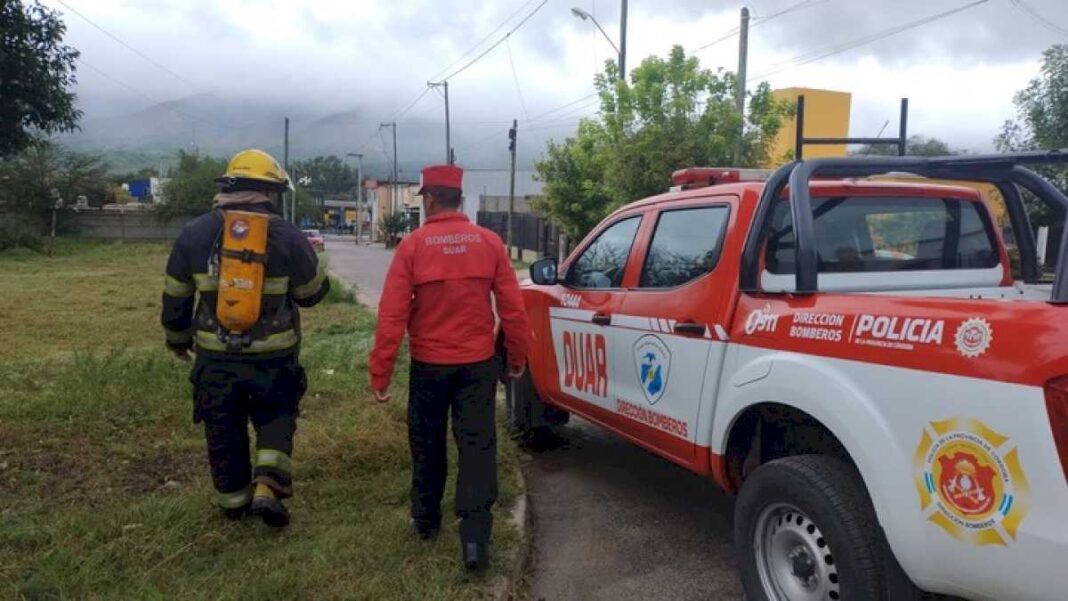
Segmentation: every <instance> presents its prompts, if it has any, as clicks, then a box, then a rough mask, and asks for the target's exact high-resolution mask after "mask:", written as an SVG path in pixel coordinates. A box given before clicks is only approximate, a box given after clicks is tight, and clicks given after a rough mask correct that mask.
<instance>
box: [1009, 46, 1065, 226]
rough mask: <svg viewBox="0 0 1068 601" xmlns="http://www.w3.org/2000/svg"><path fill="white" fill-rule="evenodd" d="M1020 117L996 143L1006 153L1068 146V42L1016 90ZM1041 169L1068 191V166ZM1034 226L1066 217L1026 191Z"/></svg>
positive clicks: (1047, 54)
mask: <svg viewBox="0 0 1068 601" xmlns="http://www.w3.org/2000/svg"><path fill="white" fill-rule="evenodd" d="M1013 103H1014V104H1015V105H1016V114H1017V117H1016V119H1015V120H1010V121H1006V122H1005V124H1004V125H1003V126H1002V128H1001V133H1000V134H998V136H997V137H996V138H995V139H994V144H995V145H996V146H997V148H998V150H1000V151H1002V152H1022V151H1029V150H1053V149H1057V148H1068V45H1065V44H1058V45H1056V46H1053V47H1051V48H1049V49H1048V50H1046V51H1045V52H1044V53H1043V54H1042V67H1041V69H1040V70H1039V75H1038V77H1036V78H1034V79H1032V80H1031V82H1030V83H1029V84H1028V86H1027V87H1026V88H1024V89H1023V90H1020V91H1019V92H1017V93H1016V96H1015V98H1014V99H1013ZM1037 170H1038V171H1039V172H1040V173H1042V175H1044V176H1045V177H1047V178H1048V179H1050V181H1052V182H1053V183H1054V184H1055V185H1056V186H1057V187H1058V188H1060V189H1061V190H1068V169H1066V168H1064V167H1039V168H1037ZM1024 201H1025V202H1026V203H1027V207H1028V212H1029V213H1030V215H1031V223H1032V225H1036V226H1039V225H1055V224H1057V223H1060V221H1061V220H1062V219H1063V217H1062V216H1059V215H1057V214H1056V213H1055V212H1054V211H1053V210H1051V209H1050V208H1049V207H1047V206H1046V204H1045V203H1043V202H1041V201H1039V200H1038V199H1036V198H1034V197H1033V196H1031V195H1030V194H1024Z"/></svg>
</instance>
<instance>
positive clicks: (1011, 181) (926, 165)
mask: <svg viewBox="0 0 1068 601" xmlns="http://www.w3.org/2000/svg"><path fill="white" fill-rule="evenodd" d="M1065 164H1068V149H1065V150H1051V151H1048V152H1022V153H1013V154H991V155H972V156H968V155H965V156H945V157H910V156H905V157H876V156H850V157H835V158H822V159H813V160H808V161H795V162H792V163H789V164H787V165H784V166H782V167H780V168H779V169H778V170H776V171H775V173H773V174H772V175H771V177H770V178H769V179H768V181H767V184H765V186H764V190H763V192H762V193H761V195H760V201H759V204H758V205H757V208H756V212H755V213H754V216H753V228H752V229H751V230H750V232H749V236H748V238H747V239H746V242H745V247H744V249H743V252H742V261H741V290H742V291H743V292H749V293H753V292H759V291H760V273H759V266H760V255H761V252H762V251H763V248H764V244H765V241H766V240H767V236H768V233H769V231H770V229H771V218H772V214H773V209H774V206H775V202H776V201H778V199H780V198H782V196H783V191H784V190H785V189H786V187H787V185H789V202H790V211H791V217H792V222H793V228H794V240H795V244H794V253H795V265H796V272H795V274H794V277H795V288H796V290H795V292H794V293H795V294H812V293H815V292H818V291H819V256H818V254H817V252H816V240H815V226H814V223H813V221H814V220H813V217H812V192H811V190H810V189H809V182H810V181H811V180H812V178H813V177H816V176H819V177H826V178H848V177H869V176H872V175H880V174H885V173H890V172H904V173H909V174H913V175H918V176H921V177H928V178H937V179H946V180H957V181H967V182H983V183H988V184H992V185H994V186H995V187H996V188H997V189H998V190H999V191H1000V192H1001V195H1002V197H1003V198H1004V200H1005V205H1006V208H1007V210H1008V216H1009V221H1010V223H1011V225H1012V228H1013V234H1014V235H1015V238H1016V242H1017V246H1018V248H1019V250H1020V258H1021V265H1020V266H1021V272H1022V275H1023V278H1024V281H1025V282H1028V283H1035V282H1038V281H1039V279H1040V275H1041V270H1040V268H1039V265H1038V259H1037V256H1038V255H1037V252H1036V249H1035V239H1034V232H1032V231H1031V225H1030V220H1029V219H1028V217H1027V211H1026V208H1025V207H1024V203H1023V198H1022V196H1021V194H1020V191H1019V188H1020V187H1022V188H1024V189H1026V190H1027V191H1028V192H1030V193H1031V194H1034V195H1035V196H1036V197H1038V198H1039V199H1041V200H1042V201H1043V202H1044V203H1046V205H1047V206H1049V207H1050V208H1051V209H1053V210H1054V211H1055V212H1056V213H1057V214H1058V215H1060V216H1061V218H1062V219H1064V218H1065V216H1066V215H1068V197H1066V196H1065V194H1064V193H1063V192H1062V191H1061V190H1058V189H1057V187H1056V186H1054V185H1053V184H1052V183H1050V182H1049V180H1047V179H1046V178H1044V177H1042V176H1041V175H1039V174H1037V173H1035V172H1034V171H1032V170H1031V169H1028V168H1027V167H1026V166H1027V165H1065ZM1050 301H1051V302H1054V303H1066V304H1068V228H1065V233H1064V237H1063V239H1062V242H1061V248H1060V254H1059V256H1058V258H1057V271H1056V276H1055V278H1054V281H1053V294H1052V297H1051V298H1050Z"/></svg>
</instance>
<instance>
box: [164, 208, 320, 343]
mask: <svg viewBox="0 0 1068 601" xmlns="http://www.w3.org/2000/svg"><path fill="white" fill-rule="evenodd" d="M216 200H217V204H216V209H215V210H213V211H211V212H210V213H207V214H205V215H201V216H200V217H197V218H196V219H193V220H192V221H190V222H189V223H188V224H186V226H185V228H183V229H182V232H181V234H180V235H179V236H178V240H177V241H176V242H175V244H174V249H173V250H172V251H171V255H170V258H169V259H168V261H167V276H166V282H165V285H164V292H163V312H162V317H161V321H162V324H163V328H164V331H165V333H166V337H167V346H168V347H170V348H171V349H175V350H180V349H190V348H195V350H196V353H197V356H198V357H200V358H211V357H218V358H224V359H235V358H249V359H255V358H260V359H270V358H274V357H279V356H285V355H290V354H295V353H296V352H297V351H298V349H299V345H300V314H299V312H298V309H297V307H298V306H300V307H310V306H312V305H315V304H316V303H318V302H319V301H320V300H321V299H322V298H323V297H324V296H325V295H326V293H327V291H328V290H329V288H330V281H329V279H328V278H326V277H325V274H324V271H323V266H322V265H321V264H320V263H319V260H318V258H317V257H316V255H315V251H314V250H313V249H312V247H311V245H310V244H309V243H308V241H307V239H306V238H305V236H304V234H303V232H301V230H300V229H298V228H297V226H295V225H293V224H291V223H289V222H287V221H285V220H283V219H281V218H280V217H277V216H276V215H274V214H273V213H272V212H271V204H270V203H269V201H268V198H267V196H266V195H263V194H259V193H256V192H237V193H231V194H219V195H218V196H217V197H216ZM220 205H221V206H220ZM222 209H226V210H230V209H233V210H240V211H250V212H259V213H268V214H272V216H273V218H272V219H271V221H270V227H269V231H268V236H267V253H266V255H267V256H266V272H265V279H264V281H263V302H262V308H261V311H260V317H259V320H258V321H257V322H256V323H255V325H253V326H252V328H251V329H250V330H249V334H250V339H251V342H250V343H249V344H247V345H246V346H243V347H242V348H234V347H232V346H227V345H226V344H225V343H223V342H222V340H220V338H219V336H218V335H217V331H218V329H219V324H218V321H217V318H216V302H217V300H218V291H219V277H218V273H219V270H218V256H219V248H220V244H221V234H222V227H223V211H222ZM194 293H197V294H199V297H200V298H199V302H196V303H194V298H195V295H194Z"/></svg>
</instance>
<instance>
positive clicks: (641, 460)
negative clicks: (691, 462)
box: [525, 418, 743, 601]
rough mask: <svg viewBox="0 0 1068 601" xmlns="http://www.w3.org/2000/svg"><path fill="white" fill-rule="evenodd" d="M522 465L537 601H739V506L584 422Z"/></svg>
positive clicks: (533, 596) (565, 430) (562, 432)
mask: <svg viewBox="0 0 1068 601" xmlns="http://www.w3.org/2000/svg"><path fill="white" fill-rule="evenodd" d="M558 432H559V438H560V440H559V441H558V442H557V445H556V446H555V448H551V449H549V450H544V451H540V452H537V453H532V454H531V455H530V456H529V459H528V460H527V461H526V471H525V473H526V475H527V489H528V493H529V496H528V502H529V503H530V508H531V511H532V512H533V524H534V525H533V540H534V560H533V572H532V574H531V576H530V595H529V598H530V599H531V600H532V601H539V600H544V601H572V600H573V601H579V600H591V601H595V600H604V601H616V600H619V599H662V600H672V601H688V600H691V599H692V600H695V601H696V600H701V601H727V600H737V599H742V598H743V595H742V591H741V583H740V582H739V581H738V577H737V575H736V573H735V563H734V556H733V547H732V542H731V540H732V535H731V530H732V520H733V512H734V499H733V498H732V497H729V496H727V495H724V494H723V493H720V492H719V491H718V490H717V489H716V486H715V484H714V483H713V482H712V481H711V480H708V479H705V478H702V477H699V476H696V475H694V474H691V473H690V472H687V471H686V470H684V469H682V468H680V467H677V466H675V465H674V464H672V463H670V462H668V461H665V460H663V459H660V458H659V457H656V456H654V455H652V454H650V453H648V452H646V451H644V450H642V449H639V448H638V447H635V446H633V445H631V444H629V443H627V442H625V441H623V440H621V439H619V438H617V437H615V436H612V435H610V434H608V433H606V432H605V431H603V430H602V429H601V428H599V427H598V426H595V425H593V424H590V423H588V422H585V421H583V420H581V419H576V418H572V423H570V424H568V425H567V426H565V427H563V428H560V429H559V430H558Z"/></svg>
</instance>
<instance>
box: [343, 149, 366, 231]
mask: <svg viewBox="0 0 1068 601" xmlns="http://www.w3.org/2000/svg"><path fill="white" fill-rule="evenodd" d="M346 156H350V157H356V246H359V245H360V240H361V239H363V154H362V153H359V152H349V153H346Z"/></svg>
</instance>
